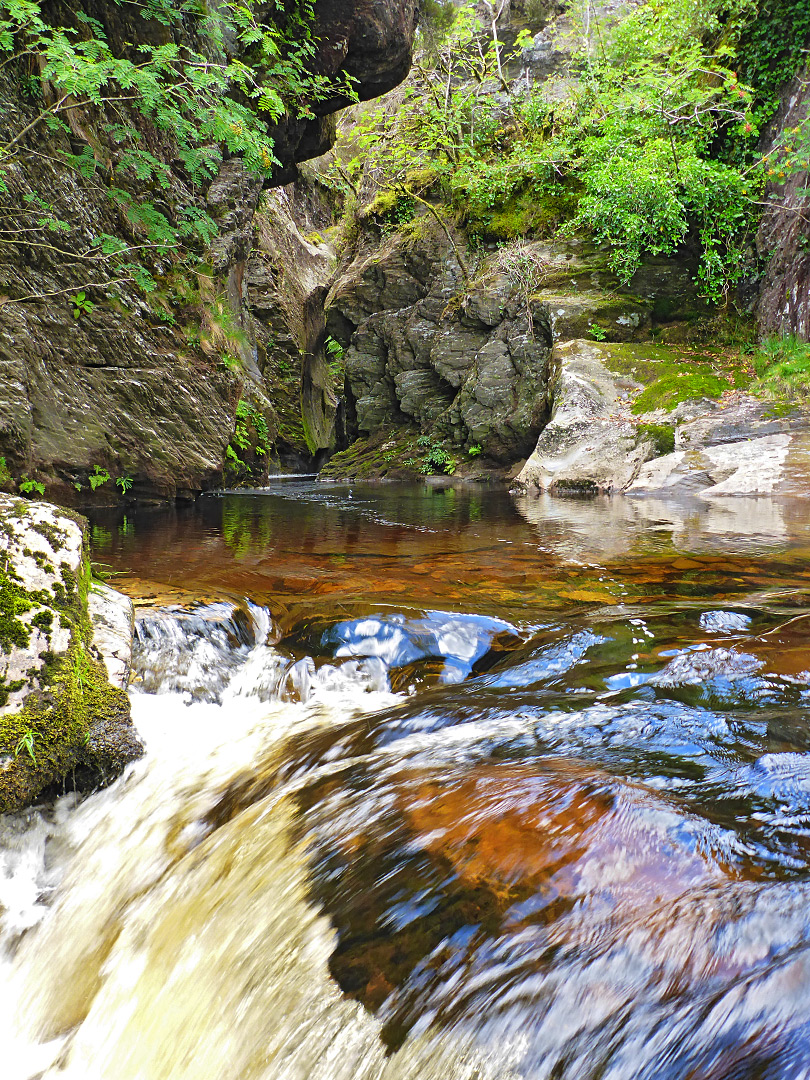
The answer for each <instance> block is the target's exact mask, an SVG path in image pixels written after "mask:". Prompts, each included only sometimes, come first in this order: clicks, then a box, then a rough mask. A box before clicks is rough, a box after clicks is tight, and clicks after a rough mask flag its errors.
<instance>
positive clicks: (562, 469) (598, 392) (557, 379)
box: [516, 340, 652, 494]
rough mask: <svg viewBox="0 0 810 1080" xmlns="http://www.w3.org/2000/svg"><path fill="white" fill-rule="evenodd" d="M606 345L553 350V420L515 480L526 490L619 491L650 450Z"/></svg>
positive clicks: (629, 383) (627, 382)
mask: <svg viewBox="0 0 810 1080" xmlns="http://www.w3.org/2000/svg"><path fill="white" fill-rule="evenodd" d="M609 357H610V347H609V346H605V345H603V344H597V343H595V342H590V341H581V340H579V341H566V342H563V343H562V344H558V345H555V346H554V349H553V352H552V356H551V378H550V383H549V390H550V402H551V419H550V421H549V423H548V425H547V426H546V427H545V428H544V430H543V432H542V433H541V435H540V437H539V439H538V440H537V445H536V446H535V449H534V451H533V452H532V454H531V456H530V457H529V459H528V461H527V462H526V464H525V465H524V467H523V469H522V470H521V472H520V473H519V474H518V476H517V478H516V486H517V487H518V488H522V489H524V490H527V489H529V490H531V489H534V490H540V491H545V490H550V491H557V492H565V491H567V492H581V493H584V494H587V493H595V492H597V491H614V490H622V489H623V488H625V487H627V486H628V485H629V484H630V483H631V481H632V480H633V478H634V476H635V475H636V473H637V471H638V469H639V466H640V465H641V463H642V462H643V461H645V460H646V459H647V458H648V457H650V454H651V452H652V448H651V445H650V442H649V440H646V439H643V438H642V439H639V436H638V421H637V420H636V419H635V418H634V417H633V416H632V415H631V413H630V404H631V391H632V390H638V389H640V386H639V384H638V383H637V382H635V380H633V379H632V378H630V377H622V376H617V375H616V373H615V372H613V371H611V370H610V369H609V367H608V365H607V363H606V361H607V360H608V359H609Z"/></svg>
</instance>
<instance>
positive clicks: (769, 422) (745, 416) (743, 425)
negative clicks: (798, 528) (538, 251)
mask: <svg viewBox="0 0 810 1080" xmlns="http://www.w3.org/2000/svg"><path fill="white" fill-rule="evenodd" d="M748 379H749V375H748V373H747V372H746V370H745V368H744V366H743V365H742V364H741V363H739V362H737V363H736V364H735V362H733V361H731V360H729V359H728V357H726V356H724V355H723V354H722V353H712V352H711V351H704V352H700V351H698V350H696V349H689V348H686V347H677V346H661V345H657V344H652V343H649V342H648V343H637V344H627V343H625V344H618V343H611V344H609V343H606V342H592V341H582V340H579V341H567V342H563V343H558V344H556V345H555V346H554V349H553V351H552V358H551V377H550V381H549V387H550V399H549V404H550V407H551V420H550V422H549V424H548V426H547V427H546V428H545V429H544V430H543V432H542V433H541V435H540V437H539V439H538V441H537V445H536V447H535V449H534V452H533V453H532V455H531V456H530V458H529V459H528V461H527V462H526V465H525V466H524V467H523V469H522V470H521V472H520V473H519V474H518V476H517V478H516V488H517V489H518V490H523V491H531V490H535V491H537V490H541V491H552V492H558V493H563V492H569V493H574V492H580V493H595V492H615V491H627V492H628V494H632V495H640V494H651V493H667V494H672V495H674V494H677V495H683V496H693V495H700V496H704V495H718V496H720V495H754V494H801V493H802V492H804V491H806V490H807V484H808V480H810V457H809V456H808V451H810V441H809V440H810V418H808V417H807V416H806V415H803V414H801V413H799V412H795V411H794V412H792V413H791V414H790V415H787V416H776V415H774V412H773V407H772V406H771V405H769V403H768V402H765V401H762V400H758V399H756V398H753V397H751V396H750V395H749V394H747V393H745V392H744V391H743V390H742V389H741V387H742V386H744V385H745V384H746V382H747V381H748Z"/></svg>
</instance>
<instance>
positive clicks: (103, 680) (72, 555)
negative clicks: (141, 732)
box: [0, 496, 143, 812]
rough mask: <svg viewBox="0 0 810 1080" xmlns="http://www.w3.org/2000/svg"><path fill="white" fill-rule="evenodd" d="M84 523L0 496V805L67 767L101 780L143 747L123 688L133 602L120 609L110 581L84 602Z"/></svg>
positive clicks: (87, 779)
mask: <svg viewBox="0 0 810 1080" xmlns="http://www.w3.org/2000/svg"><path fill="white" fill-rule="evenodd" d="M84 529H85V525H84V522H83V520H82V519H80V518H78V517H73V516H68V515H67V514H66V513H65V512H63V511H60V510H58V509H57V508H55V507H53V506H51V505H49V504H47V503H27V502H24V501H22V500H19V499H14V498H10V497H8V496H0V551H1V552H2V557H3V558H2V561H3V568H2V570H0V812H5V811H9V810H14V809H17V808H19V807H20V806H23V805H25V804H26V803H29V802H31V801H32V799H34V798H35V797H36V796H37V795H38V794H39V792H41V791H42V790H43V789H44V788H47V787H49V786H50V785H52V784H54V783H56V782H59V781H61V780H62V779H63V778H64V777H65V776H67V774H68V773H71V774H72V780H73V781H74V782H75V783H78V784H80V785H81V786H90V787H92V786H96V785H97V784H99V783H103V782H107V781H109V780H110V779H113V778H114V777H115V776H117V775H118V774H119V773H120V772H121V770H122V769H123V767H124V766H125V765H126V764H127V763H128V762H130V761H132V760H134V759H135V758H137V757H139V756H140V754H141V753H142V752H143V747H142V745H141V743H140V740H139V739H138V736H137V734H136V733H135V730H134V728H133V726H132V722H131V719H130V712H129V701H128V698H127V696H126V694H125V693H124V688H125V686H126V679H127V674H128V660H127V638H128V637H129V640H130V641H131V605H130V612H129V615H128V616H127V614H126V604H127V603H128V602H127V601H126V600H125V598H118V594H114V590H112V589H105V590H104V592H103V600H104V603H103V604H102V596H99V597H94V599H93V601H92V602H91V603H90V605H88V594H89V593H90V594H92V588H93V586H92V585H91V582H90V574H89V567H88V563H87V558H86V552H85V546H84V544H85V533H84ZM113 594H114V596H113ZM116 598H118V599H116ZM113 605H114V606H115V608H116V610H117V613H116V614H115V615H113V614H112V611H113ZM88 607H90V608H91V611H89V610H88ZM102 607H104V608H105V610H106V612H107V614H106V615H104V616H103V617H101V609H102ZM91 612H94V613H95V615H96V617H97V618H99V626H100V629H99V631H98V635H97V636H96V635H95V633H94V623H93V617H92V613H91ZM102 623H103V624H105V625H104V626H103V627H102V625H101V624H102ZM108 657H109V659H107V658H108ZM106 664H108V665H109V670H110V672H111V674H112V675H113V676H114V685H113V684H111V681H109V680H108V676H107V667H106V666H105V665H106Z"/></svg>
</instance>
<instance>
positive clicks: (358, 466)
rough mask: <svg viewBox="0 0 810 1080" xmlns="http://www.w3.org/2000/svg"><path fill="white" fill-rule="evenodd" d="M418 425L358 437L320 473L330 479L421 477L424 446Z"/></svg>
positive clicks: (402, 478) (332, 458)
mask: <svg viewBox="0 0 810 1080" xmlns="http://www.w3.org/2000/svg"><path fill="white" fill-rule="evenodd" d="M418 438H419V431H418V430H417V429H416V428H411V427H401V428H393V429H392V428H389V429H388V430H384V431H378V432H376V433H375V434H374V435H372V436H370V437H368V438H362V439H358V440H357V441H356V442H353V443H352V445H351V446H350V447H349V448H348V449H347V450H341V451H340V453H337V454H335V455H334V456H333V457H331V458H330V459H329V461H328V462H327V463H326V465H325V466H324V467H323V469H322V470H321V473H320V475H321V476H322V477H323V478H324V479H327V480H382V479H386V478H387V479H391V480H405V479H416V478H417V477H418V476H420V473H421V469H420V466H421V465H422V461H423V458H424V456H425V448H424V447H422V446H420V445H419V444H418V442H417V440H418Z"/></svg>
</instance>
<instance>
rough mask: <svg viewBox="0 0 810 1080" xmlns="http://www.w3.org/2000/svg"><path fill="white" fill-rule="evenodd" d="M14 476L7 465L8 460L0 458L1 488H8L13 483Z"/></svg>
mask: <svg viewBox="0 0 810 1080" xmlns="http://www.w3.org/2000/svg"><path fill="white" fill-rule="evenodd" d="M12 479H13V478H12V475H11V473H10V472H9V470H8V466H7V465H6V459H5V458H4V457H0V488H3V487H7V486H8V485H9V484H10V483H11V482H12Z"/></svg>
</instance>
